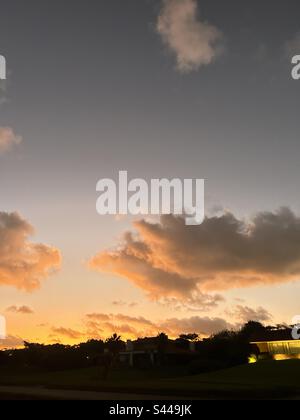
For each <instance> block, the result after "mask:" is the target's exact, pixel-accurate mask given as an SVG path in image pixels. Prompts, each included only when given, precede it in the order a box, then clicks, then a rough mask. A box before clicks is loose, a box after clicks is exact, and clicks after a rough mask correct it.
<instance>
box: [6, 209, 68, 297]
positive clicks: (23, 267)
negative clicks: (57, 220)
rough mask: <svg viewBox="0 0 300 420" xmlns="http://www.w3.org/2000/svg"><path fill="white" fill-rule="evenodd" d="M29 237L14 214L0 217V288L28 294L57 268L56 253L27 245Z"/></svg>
mask: <svg viewBox="0 0 300 420" xmlns="http://www.w3.org/2000/svg"><path fill="white" fill-rule="evenodd" d="M33 233H34V230H33V227H32V226H31V225H30V224H29V223H28V222H27V221H26V220H24V219H23V218H22V217H21V216H20V215H19V214H18V213H4V212H1V213H0V286H13V287H16V288H17V289H23V290H26V291H27V292H31V291H33V290H35V289H38V288H39V287H40V285H41V282H42V281H43V280H44V279H45V278H47V277H48V276H49V275H50V274H51V273H53V272H54V271H55V270H57V269H58V268H59V267H60V263H61V255H60V252H59V250H58V249H56V248H52V247H50V246H47V245H44V244H34V243H31V242H30V241H29V237H30V236H31V235H32V234H33Z"/></svg>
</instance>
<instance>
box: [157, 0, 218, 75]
mask: <svg viewBox="0 0 300 420" xmlns="http://www.w3.org/2000/svg"><path fill="white" fill-rule="evenodd" d="M162 3H163V6H162V10H161V13H160V15H159V18H158V22H157V31H158V33H159V34H160V35H161V37H162V40H163V42H164V43H165V45H167V47H168V48H169V49H170V51H171V52H172V53H174V54H175V56H176V60H177V68H178V70H179V71H181V72H190V71H195V70H198V69H199V68H200V67H201V66H203V65H208V64H210V63H211V62H212V61H214V59H215V58H216V57H217V56H218V54H219V53H220V46H219V41H220V40H221V39H222V34H221V32H220V31H219V30H218V29H217V28H216V27H214V26H213V25H210V24H209V23H207V22H203V21H201V20H200V19H199V16H198V5H197V1H196V0H163V2H162Z"/></svg>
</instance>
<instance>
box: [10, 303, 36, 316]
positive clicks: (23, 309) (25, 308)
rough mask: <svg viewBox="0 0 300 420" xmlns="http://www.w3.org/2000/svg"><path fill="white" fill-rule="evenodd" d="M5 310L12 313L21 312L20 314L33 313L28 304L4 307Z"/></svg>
mask: <svg viewBox="0 0 300 420" xmlns="http://www.w3.org/2000/svg"><path fill="white" fill-rule="evenodd" d="M6 312H10V313H14V314H22V315H32V314H33V313H34V311H33V309H31V308H30V307H29V306H25V305H23V306H16V305H13V306H10V307H9V308H7V309H6Z"/></svg>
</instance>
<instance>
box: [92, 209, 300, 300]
mask: <svg viewBox="0 0 300 420" xmlns="http://www.w3.org/2000/svg"><path fill="white" fill-rule="evenodd" d="M134 226H135V228H136V232H135V233H127V234H126V235H125V236H124V241H123V243H122V244H121V245H120V246H119V247H118V248H116V249H115V250H114V251H104V252H100V253H99V254H97V255H96V256H95V257H94V258H92V259H91V261H90V267H91V268H92V269H95V270H99V271H105V272H110V273H113V274H116V275H118V276H121V277H124V278H126V279H128V280H129V281H130V282H132V283H134V284H135V285H136V286H138V287H139V288H141V289H143V290H144V291H146V292H147V294H148V295H149V296H150V297H151V298H152V299H157V300H160V299H162V298H168V299H178V300H183V301H191V302H192V303H193V306H195V303H196V302H197V301H198V303H199V305H201V304H202V305H204V306H205V305H206V307H209V306H213V305H216V304H217V303H218V301H219V300H220V296H210V295H209V294H207V293H208V292H212V291H214V292H216V291H222V290H227V289H233V288H244V287H250V286H259V285H268V284H274V283H285V282H289V281H293V280H298V279H299V275H300V246H299V243H300V218H298V217H297V216H296V215H295V214H293V213H292V212H291V211H290V210H289V209H287V208H283V209H281V210H280V211H278V212H277V213H268V212H266V213H259V214H258V215H257V216H256V217H255V218H254V219H253V220H251V221H250V222H248V223H246V222H244V221H241V220H239V219H237V218H236V217H235V216H234V215H233V214H229V213H227V214H224V215H222V216H221V217H212V218H206V219H205V221H204V223H203V224H202V225H201V226H193V227H188V226H186V225H185V222H184V219H183V218H181V217H175V216H163V217H162V218H161V222H160V223H157V224H151V223H148V222H147V221H145V220H142V221H139V222H136V223H135V224H134Z"/></svg>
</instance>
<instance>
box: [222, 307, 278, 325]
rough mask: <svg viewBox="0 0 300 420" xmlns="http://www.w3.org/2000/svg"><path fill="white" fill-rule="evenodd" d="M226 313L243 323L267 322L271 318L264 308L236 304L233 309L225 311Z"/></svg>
mask: <svg viewBox="0 0 300 420" xmlns="http://www.w3.org/2000/svg"><path fill="white" fill-rule="evenodd" d="M227 315H229V316H230V317H233V318H235V319H236V320H237V321H239V322H240V323H242V324H245V323H247V322H248V321H257V322H268V321H271V320H272V318H273V317H272V315H271V314H270V313H269V312H268V311H267V310H266V309H265V308H262V307H259V308H257V309H253V308H249V307H248V306H242V305H237V306H236V307H235V308H234V309H233V310H231V311H227Z"/></svg>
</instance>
